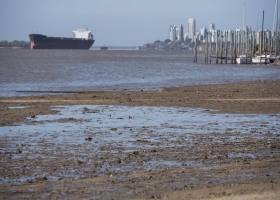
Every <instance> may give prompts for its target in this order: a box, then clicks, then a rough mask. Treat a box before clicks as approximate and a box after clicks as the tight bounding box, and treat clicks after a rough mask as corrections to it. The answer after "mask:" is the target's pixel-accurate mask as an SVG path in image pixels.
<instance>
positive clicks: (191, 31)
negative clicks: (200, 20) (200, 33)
mask: <svg viewBox="0 0 280 200" xmlns="http://www.w3.org/2000/svg"><path fill="white" fill-rule="evenodd" d="M195 30H196V24H195V19H194V18H189V21H188V36H189V38H190V39H191V40H192V41H194V39H195Z"/></svg>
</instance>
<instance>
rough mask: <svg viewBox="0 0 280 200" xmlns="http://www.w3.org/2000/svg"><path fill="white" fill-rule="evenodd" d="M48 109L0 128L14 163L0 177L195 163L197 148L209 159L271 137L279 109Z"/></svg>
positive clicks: (279, 123) (279, 129)
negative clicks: (231, 146)
mask: <svg viewBox="0 0 280 200" xmlns="http://www.w3.org/2000/svg"><path fill="white" fill-rule="evenodd" d="M53 109H55V110H59V114H56V115H41V116H36V117H35V118H28V119H26V121H25V122H24V123H21V124H17V125H16V126H7V127H0V137H1V143H0V152H1V154H3V155H4V157H5V159H12V160H14V162H13V163H14V164H8V165H10V166H6V167H7V168H8V167H12V168H10V169H5V170H6V171H5V170H4V171H5V172H4V171H3V172H2V173H1V175H0V179H1V180H2V181H3V182H19V183H20V182H26V181H30V180H35V179H38V178H42V177H47V178H48V180H57V179H59V178H69V177H77V178H84V177H91V176H100V175H101V176H102V175H110V174H114V173H118V172H127V171H143V170H155V169H165V168H177V167H182V166H201V165H202V164H203V163H202V162H201V159H200V157H199V156H200V155H198V154H197V153H196V152H204V151H205V152H206V154H205V155H204V154H203V155H202V156H203V157H206V158H213V159H216V157H217V155H216V153H215V154H214V153H212V154H213V155H212V154H211V151H210V150H208V149H207V148H210V147H211V146H217V148H218V147H219V146H221V145H228V144H234V143H241V142H244V141H245V142H246V141H251V140H254V141H257V140H261V139H264V138H266V139H268V140H273V139H274V138H275V137H279V134H280V114H278V115H259V114H252V115H243V114H222V113H217V112H214V111H209V110H203V109H191V108H181V107H180V108H176V107H127V106H98V105H78V106H59V107H53ZM207 145H209V146H210V147H204V146H207ZM204 149H206V150H204ZM181 151H183V152H181ZM255 157H256V155H255V154H254V153H252V152H230V153H227V158H228V159H236V158H249V159H254V158H255ZM50 166H51V167H50ZM23 168H24V170H23ZM22 170H23V171H24V172H22ZM0 182H1V181H0Z"/></svg>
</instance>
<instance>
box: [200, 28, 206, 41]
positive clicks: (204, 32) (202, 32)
mask: <svg viewBox="0 0 280 200" xmlns="http://www.w3.org/2000/svg"><path fill="white" fill-rule="evenodd" d="M200 34H201V35H202V38H203V39H202V40H204V39H205V38H206V36H207V29H206V28H205V27H203V28H202V29H200Z"/></svg>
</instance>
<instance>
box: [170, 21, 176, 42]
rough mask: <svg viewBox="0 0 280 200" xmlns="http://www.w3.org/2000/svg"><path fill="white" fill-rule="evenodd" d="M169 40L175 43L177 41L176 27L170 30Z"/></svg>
mask: <svg viewBox="0 0 280 200" xmlns="http://www.w3.org/2000/svg"><path fill="white" fill-rule="evenodd" d="M169 39H170V40H171V41H172V42H173V41H176V26H175V25H171V26H170V29H169Z"/></svg>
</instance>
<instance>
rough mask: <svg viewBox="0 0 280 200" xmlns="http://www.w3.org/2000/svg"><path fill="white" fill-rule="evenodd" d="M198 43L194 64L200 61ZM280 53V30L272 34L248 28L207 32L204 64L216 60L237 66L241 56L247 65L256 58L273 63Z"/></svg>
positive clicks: (195, 49)
mask: <svg viewBox="0 0 280 200" xmlns="http://www.w3.org/2000/svg"><path fill="white" fill-rule="evenodd" d="M213 34H215V35H213ZM213 38H214V41H213ZM197 43H198V41H197V39H195V46H194V63H196V62H197V61H198V60H197V47H198V45H197ZM279 51H280V31H279V30H276V31H274V32H273V33H271V31H267V30H263V28H262V30H259V31H257V32H255V31H251V30H249V29H248V28H246V29H245V30H240V29H236V30H235V31H232V30H229V31H216V32H207V33H206V37H205V43H204V62H205V63H206V64H211V63H212V59H215V63H216V64H224V63H225V64H236V63H237V62H236V59H237V58H239V57H240V56H243V57H245V60H246V63H244V64H247V58H253V57H256V56H262V57H264V58H265V59H267V58H270V60H271V61H273V59H275V58H276V57H277V56H278V52H279ZM248 64H249V63H248Z"/></svg>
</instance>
